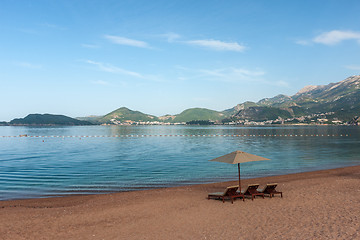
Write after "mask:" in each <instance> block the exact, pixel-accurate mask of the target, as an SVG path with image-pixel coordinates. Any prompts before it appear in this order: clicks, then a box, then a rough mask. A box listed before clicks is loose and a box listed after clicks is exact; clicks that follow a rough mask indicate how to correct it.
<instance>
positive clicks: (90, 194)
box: [0, 165, 360, 207]
mask: <svg viewBox="0 0 360 240" xmlns="http://www.w3.org/2000/svg"><path fill="white" fill-rule="evenodd" d="M356 166H360V165H351V166H342V167H333V168H324V169H319V170H314V171H305V172H303V171H299V172H296V171H295V172H293V173H285V174H280V175H279V174H278V175H269V176H261V177H254V178H242V179H241V183H243V182H246V181H251V179H255V180H256V179H259V180H261V179H267V178H272V179H275V178H278V177H281V176H292V175H296V174H305V173H315V172H321V171H328V170H336V169H344V168H349V167H356ZM236 178H237V176H235V177H234V179H236ZM224 179H225V178H224ZM217 180H218V179H213V180H208V181H206V182H201V181H197V182H190V183H189V184H181V183H179V184H164V185H163V186H162V187H149V188H147V187H141V188H140V187H139V188H138V189H135V188H133V189H132V190H124V191H109V192H107V191H94V192H91V193H90V192H89V193H77V192H75V191H70V192H65V193H64V194H57V195H56V194H55V195H42V196H34V197H30V196H29V197H20V198H9V199H0V207H1V202H7V201H23V200H25V201H26V200H36V199H39V200H41V199H52V198H68V197H83V196H96V195H109V194H121V193H129V192H138V191H152V190H161V189H172V188H182V187H194V186H199V185H209V184H211V185H213V184H216V185H217V184H225V183H227V184H228V185H229V186H230V185H236V184H237V185H238V182H237V181H232V180H225V181H220V182H219V181H217ZM185 182H186V181H185ZM260 188H261V186H260Z"/></svg>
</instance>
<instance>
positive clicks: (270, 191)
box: [259, 183, 282, 198]
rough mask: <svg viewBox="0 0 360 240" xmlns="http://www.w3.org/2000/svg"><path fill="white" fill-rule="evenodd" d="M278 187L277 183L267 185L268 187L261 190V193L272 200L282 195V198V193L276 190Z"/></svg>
mask: <svg viewBox="0 0 360 240" xmlns="http://www.w3.org/2000/svg"><path fill="white" fill-rule="evenodd" d="M277 185H278V184H277V183H269V184H266V186H265V187H264V188H263V189H261V190H259V192H261V193H264V194H269V195H270V198H271V197H273V196H274V195H275V194H280V196H281V197H282V192H279V191H276V189H275V188H276V186H277Z"/></svg>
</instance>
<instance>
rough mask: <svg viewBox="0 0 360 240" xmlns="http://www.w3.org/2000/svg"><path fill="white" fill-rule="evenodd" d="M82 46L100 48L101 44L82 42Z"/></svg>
mask: <svg viewBox="0 0 360 240" xmlns="http://www.w3.org/2000/svg"><path fill="white" fill-rule="evenodd" d="M81 46H82V47H84V48H93V49H95V48H100V46H98V45H94V44H86V43H84V44H81Z"/></svg>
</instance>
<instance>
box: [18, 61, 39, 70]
mask: <svg viewBox="0 0 360 240" xmlns="http://www.w3.org/2000/svg"><path fill="white" fill-rule="evenodd" d="M14 65H16V66H19V67H22V68H28V69H41V68H42V65H40V64H34V63H29V62H14Z"/></svg>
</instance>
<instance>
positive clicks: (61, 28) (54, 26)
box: [41, 23, 66, 30]
mask: <svg viewBox="0 0 360 240" xmlns="http://www.w3.org/2000/svg"><path fill="white" fill-rule="evenodd" d="M41 26H44V27H47V28H52V29H57V30H66V28H65V27H62V26H59V25H56V24H51V23H43V24H41Z"/></svg>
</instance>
